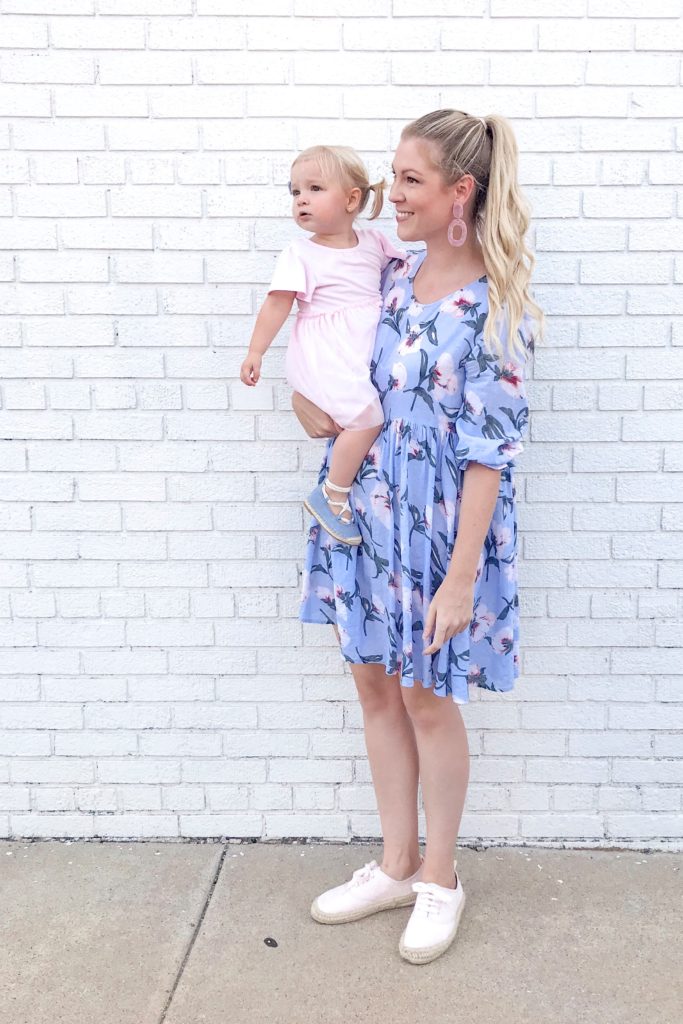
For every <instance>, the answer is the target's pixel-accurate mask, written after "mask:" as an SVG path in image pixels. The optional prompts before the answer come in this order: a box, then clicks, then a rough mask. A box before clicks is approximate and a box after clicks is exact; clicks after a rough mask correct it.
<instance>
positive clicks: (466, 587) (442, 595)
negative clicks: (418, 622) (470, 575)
mask: <svg viewBox="0 0 683 1024" xmlns="http://www.w3.org/2000/svg"><path fill="white" fill-rule="evenodd" d="M473 613H474V581H472V582H471V583H470V582H469V581H467V580H463V579H459V578H457V577H456V578H449V577H448V576H446V578H445V580H444V581H443V583H442V584H441V586H440V587H439V589H438V590H437V591H436V593H435V594H434V596H433V598H432V600H431V601H430V603H429V608H428V609H427V616H426V618H425V625H424V630H423V633H422V638H423V640H426V639H427V638H428V637H431V636H432V634H433V638H432V642H431V643H430V644H429V646H428V647H425V648H424V653H425V654H434V653H435V652H436V651H438V650H439V648H440V647H442V646H443V645H444V644H445V643H446V642H447V641H448V640H450V639H451V637H452V636H455V634H456V633H462V631H463V630H464V629H469V625H470V623H471V621H472V615H473Z"/></svg>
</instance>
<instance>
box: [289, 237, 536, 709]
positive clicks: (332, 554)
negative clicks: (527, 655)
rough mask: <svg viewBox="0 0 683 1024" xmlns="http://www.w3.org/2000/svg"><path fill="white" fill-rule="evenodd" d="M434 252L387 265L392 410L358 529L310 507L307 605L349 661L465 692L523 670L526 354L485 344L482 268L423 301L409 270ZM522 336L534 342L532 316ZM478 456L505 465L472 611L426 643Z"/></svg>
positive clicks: (385, 367)
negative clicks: (517, 479)
mask: <svg viewBox="0 0 683 1024" xmlns="http://www.w3.org/2000/svg"><path fill="white" fill-rule="evenodd" d="M424 256H425V251H424V250H421V251H419V252H411V253H409V254H408V256H407V258H406V260H393V261H392V263H390V264H389V267H388V268H387V270H386V271H385V275H384V282H383V303H384V305H383V313H382V316H381V318H380V324H379V327H378V330H377V336H376V340H375V348H374V353H373V360H372V365H371V378H372V381H373V384H374V385H375V387H376V388H377V390H378V392H379V396H380V400H381V402H382V408H383V410H384V416H385V422H384V424H383V427H382V430H381V433H380V434H379V437H378V438H377V440H376V441H375V443H374V445H373V446H372V448H371V449H370V451H369V452H368V454H367V456H366V458H365V460H364V462H363V464H362V466H361V468H360V470H359V472H358V474H357V476H356V479H355V481H354V484H353V490H352V494H351V498H352V502H353V505H354V507H355V511H356V517H357V520H358V524H359V527H360V533H361V536H362V543H361V545H360V546H359V547H350V546H348V545H346V544H342V543H339V542H337V541H335V540H334V539H333V538H332V537H330V536H329V534H327V533H326V532H325V531H324V530H321V528H320V527H319V526H318V524H317V522H316V521H315V520H313V519H311V525H310V528H309V532H308V541H307V545H306V556H305V563H304V571H303V582H302V596H301V606H300V612H299V617H300V618H301V619H302V620H303V621H304V622H320V623H336V625H337V628H338V630H339V634H340V638H341V649H342V654H343V656H344V658H345V659H346V660H347V661H348V662H356V663H377V664H380V665H384V667H385V671H386V672H387V673H388V674H389V675H392V674H394V673H399V674H400V681H401V684H402V685H404V686H413V685H414V683H415V681H418V682H419V683H421V685H422V686H423V687H433V689H434V692H435V693H436V694H437V695H439V696H443V697H445V696H449V695H450V696H451V697H452V699H453V700H454V701H455V702H456V703H458V704H463V703H466V702H467V700H468V696H469V694H468V685H477V686H480V687H483V688H485V689H488V690H497V691H507V690H511V689H512V687H513V685H514V681H515V679H516V678H517V677H518V675H519V653H518V652H519V601H518V595H517V517H516V510H515V486H514V466H513V460H514V457H515V456H516V455H518V454H519V453H520V452H521V451H522V449H523V445H522V441H521V438H522V437H523V436H524V434H525V432H526V429H527V425H528V414H529V409H528V405H527V400H526V396H525V391H524V383H523V368H522V367H520V366H519V365H518V362H517V361H516V360H514V359H513V358H512V357H508V353H507V352H506V353H505V358H503V359H502V360H500V361H498V360H497V359H496V358H495V356H493V355H491V354H490V353H488V352H487V350H486V349H485V347H484V344H483V331H484V323H485V320H486V316H487V312H488V298H487V279H486V276H484V277H481V278H479V279H478V280H477V281H473V282H472V283H471V284H470V285H468V286H467V287H466V288H463V289H460V290H459V291H457V292H455V293H454V294H453V295H450V296H448V297H447V298H445V299H442V300H438V301H436V302H432V303H427V304H421V303H418V302H417V301H416V299H415V297H414V295H413V289H412V282H413V278H414V277H415V274H416V272H417V270H418V268H419V266H420V264H421V262H422V260H423V259H424ZM522 337H523V338H524V341H525V344H526V345H527V348H530V347H531V344H532V342H531V339H530V336H529V334H528V321H527V320H526V319H525V321H524V323H523V326H522ZM333 440H334V439H332V438H331V439H330V440H329V442H328V445H327V449H326V451H325V454H324V458H323V463H322V466H321V470H320V474H319V481H322V480H324V479H325V477H326V475H327V467H328V460H329V456H330V450H331V446H332V443H333ZM470 462H479V463H482V464H483V465H485V466H489V467H491V468H493V469H499V470H501V473H500V488H499V492H498V498H497V501H496V506H495V509H494V512H493V516H492V519H491V524H490V527H489V530H488V533H487V536H486V538H485V541H484V546H483V549H482V552H481V555H480V558H479V565H478V568H477V575H476V582H475V587H474V610H473V618H472V621H471V623H470V626H469V629H466V630H464V631H463V632H461V633H457V634H456V635H455V636H453V637H451V639H450V640H448V641H446V643H445V644H444V645H443V646H442V647H441V648H440V650H439V651H437V652H435V653H434V654H432V655H424V654H423V648H424V647H425V646H428V645H429V641H424V642H423V640H422V631H423V628H424V622H425V616H426V613H427V609H428V607H429V602H430V600H431V598H432V595H433V594H434V593H435V591H436V590H437V589H438V587H439V586H440V584H441V583H442V581H443V579H444V577H445V575H446V571H447V568H448V565H449V561H450V558H451V554H452V551H453V545H454V542H455V537H456V534H457V529H458V517H459V511H460V503H461V498H462V485H463V477H464V471H465V470H466V468H467V466H468V465H469V463H470Z"/></svg>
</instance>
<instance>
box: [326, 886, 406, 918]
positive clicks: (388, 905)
mask: <svg viewBox="0 0 683 1024" xmlns="http://www.w3.org/2000/svg"><path fill="white" fill-rule="evenodd" d="M415 899H416V894H415V893H414V892H411V893H408V895H407V896H396V897H394V899H392V900H384V901H383V902H382V903H371V904H369V905H368V906H367V907H359V908H358V910H350V911H347V912H342V913H338V914H326V913H325V912H324V911H323V910H320V908H319V907H318V901H317V899H315V900H313V903H312V904H311V917H312V918H313V920H314V921H319V922H320V924H348V923H349V922H350V921H360V920H361V919H362V918H364V917H370V915H371V914H378V913H379V912H380V910H393V909H394V908H395V907H408V906H410V905H411V903H414V902H415Z"/></svg>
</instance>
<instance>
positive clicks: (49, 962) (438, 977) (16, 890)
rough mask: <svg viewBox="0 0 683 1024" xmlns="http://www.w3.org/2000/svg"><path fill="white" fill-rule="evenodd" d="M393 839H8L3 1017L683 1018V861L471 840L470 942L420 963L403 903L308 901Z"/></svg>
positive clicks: (1, 928)
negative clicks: (409, 955)
mask: <svg viewBox="0 0 683 1024" xmlns="http://www.w3.org/2000/svg"><path fill="white" fill-rule="evenodd" d="M380 850H381V847H380V846H379V845H376V844H375V845H366V844H360V843H356V844H351V845H331V844H325V845H308V844H280V845H276V844H270V843H265V844H253V843H246V844H234V843H226V844H220V843H193V842H185V843H183V842H180V843H164V842H158V843H153V842H152V843H150V842H140V843H98V842H76V841H74V842H70V843H69V842H64V841H59V840H54V841H44V842H41V841H38V842H30V841H26V840H24V841H21V840H19V841H16V842H7V841H5V842H0V858H1V859H0V908H1V924H0V934H1V935H2V957H1V959H0V991H1V992H2V1000H1V1001H0V1024H61V1022H64V1024H66V1022H68V1024H74V1022H76V1024H162V1022H163V1024H200V1022H201V1024H247V1022H249V1024H254V1022H256V1024H261V1022H264V1024H265V1022H268V1024H309V1022H310V1024H338V1022H339V1024H341V1022H344V1024H354V1022H363V1024H365V1022H368V1024H370V1022H373V1024H374V1022H386V1024H395V1022H396V1024H398V1022H404V1021H405V1022H408V1021H413V1020H417V1021H418V1022H424V1021H427V1022H428V1024H442V1022H443V1024H446V1022H449V1024H453V1022H459V1021H463V1022H464V1021H467V1022H468V1024H480V1022H481V1024H503V1022H504V1024H565V1022H566V1024H584V1022H585V1024H598V1022H599V1024H640V1022H641V1021H642V1022H643V1024H645V1022H647V1024H680V1022H681V1020H683V957H682V953H681V950H682V948H683V943H682V941H681V939H682V936H681V921H682V920H683V915H682V914H681V910H682V909H683V908H682V906H681V904H682V902H683V900H682V897H683V885H682V874H683V873H682V871H681V866H682V865H683V854H669V853H652V854H644V853H634V852H631V851H628V852H626V851H621V852H618V853H617V852H612V851H579V850H573V851H561V850H546V849H528V848H524V849H521V848H513V849H499V848H491V849H488V850H484V851H481V852H477V851H475V850H469V849H466V848H460V849H459V851H458V872H459V874H460V877H461V878H462V882H463V885H464V888H465V892H466V894H467V900H468V903H467V906H466V908H465V913H464V915H463V919H462V923H461V925H460V930H459V932H458V936H457V938H456V941H455V943H454V944H453V946H452V947H451V949H450V950H449V951H448V952H447V953H446V954H445V955H444V956H442V957H441V958H440V959H439V960H436V961H434V962H433V963H431V964H427V965H425V966H421V967H416V966H413V965H411V964H408V963H406V962H405V961H403V960H402V959H401V958H400V956H399V954H398V949H397V947H398V940H399V936H400V934H401V931H402V930H403V927H404V925H405V923H406V921H407V920H408V917H409V916H410V908H409V907H408V908H401V909H399V910H394V911H390V912H385V913H382V914H377V915H376V916H374V917H370V918H367V919H365V920H364V921H359V922H356V923H355V924H350V925H338V926H334V927H330V926H324V925H320V924H317V923H316V922H315V921H313V920H312V919H311V917H310V916H309V913H308V908H309V905H310V903H311V900H312V899H313V897H314V896H316V895H317V894H318V893H319V892H321V891H323V890H324V889H326V888H329V887H330V886H332V885H337V884H339V882H341V881H343V880H344V879H346V878H348V877H350V874H351V872H352V871H353V870H354V869H355V868H357V867H360V866H361V865H362V864H364V863H365V862H367V861H369V860H371V859H372V858H373V857H378V856H379V855H380ZM266 939H274V940H275V942H276V943H277V945H273V944H272V943H268V944H267V943H266V942H265V940H266Z"/></svg>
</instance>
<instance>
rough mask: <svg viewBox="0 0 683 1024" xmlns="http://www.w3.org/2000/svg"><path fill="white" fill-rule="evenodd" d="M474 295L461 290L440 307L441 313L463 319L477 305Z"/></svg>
mask: <svg viewBox="0 0 683 1024" xmlns="http://www.w3.org/2000/svg"><path fill="white" fill-rule="evenodd" d="M475 301H476V300H475V298H474V293H473V292H470V291H467V289H464V288H461V289H460V290H459V291H457V292H455V294H454V295H451V296H450V297H449V298H448V299H446V301H445V302H442V303H441V305H440V306H439V312H440V313H450V315H451V316H454V317H461V316H464V315H465V313H467V312H468V311H469V310H470V309H471V308H472V306H473V305H474V303H475Z"/></svg>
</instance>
